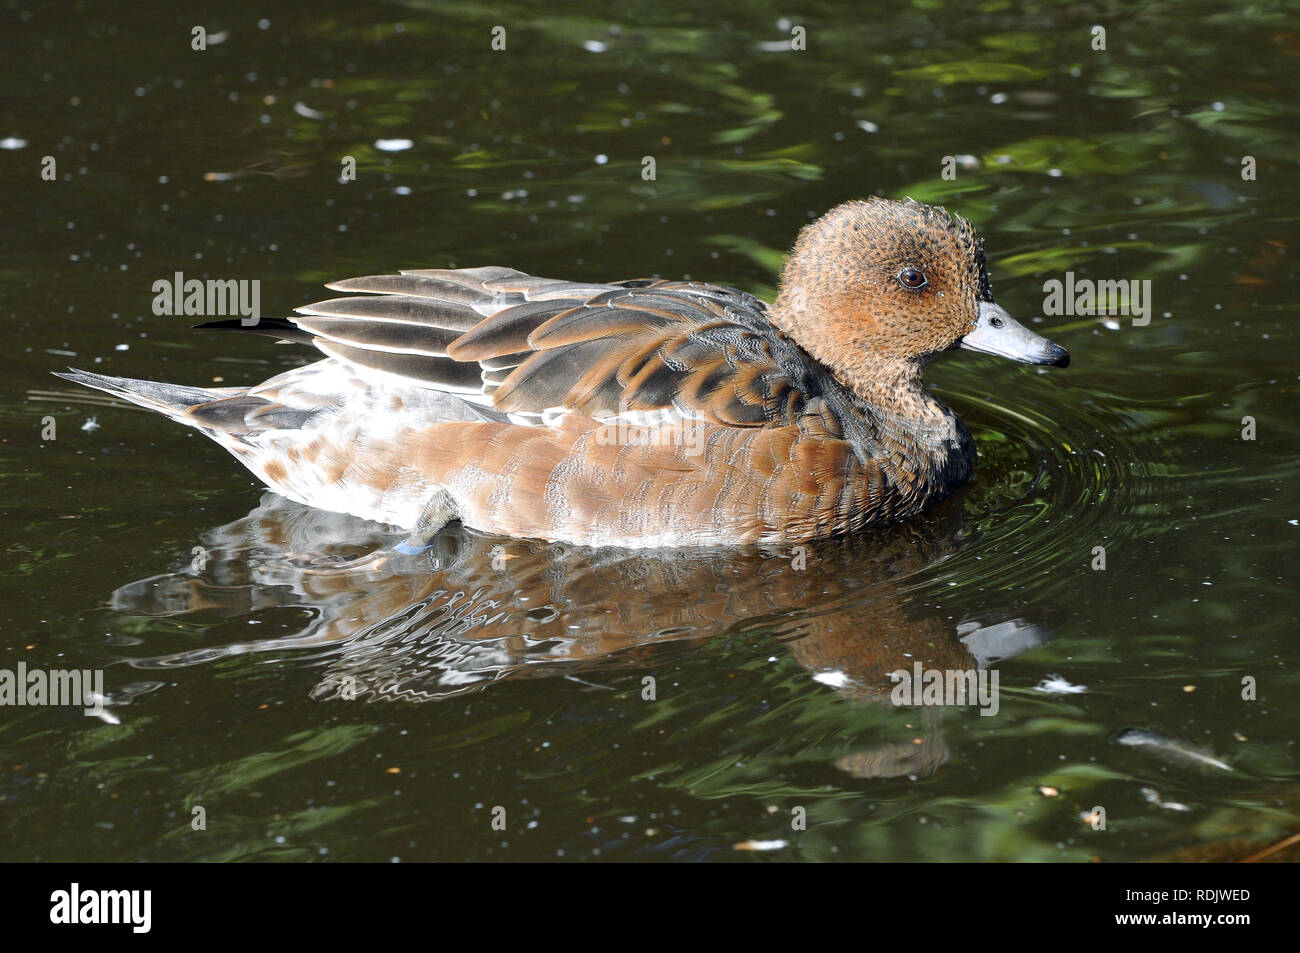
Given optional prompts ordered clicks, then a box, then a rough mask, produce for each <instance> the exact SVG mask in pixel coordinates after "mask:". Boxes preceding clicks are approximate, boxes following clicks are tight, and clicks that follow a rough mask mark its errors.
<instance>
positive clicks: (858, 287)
mask: <svg viewBox="0 0 1300 953" xmlns="http://www.w3.org/2000/svg"><path fill="white" fill-rule="evenodd" d="M326 287H327V288H329V289H330V290H331V291H334V292H341V293H342V296H341V297H333V298H330V299H328V300H325V301H319V302H316V303H315V304H310V305H306V306H303V307H300V308H296V309H295V310H294V315H293V316H292V317H287V318H271V317H267V318H261V319H259V320H257V321H256V322H255V323H252V325H251V326H248V322H246V321H245V320H244V319H239V318H234V319H226V320H216V321H209V322H207V323H205V324H202V325H199V327H201V328H210V329H219V330H238V331H242V332H245V333H248V332H252V333H256V334H262V335H269V336H271V337H274V338H276V339H277V340H280V341H288V342H293V343H301V344H307V345H310V346H312V347H314V348H315V349H316V351H318V352H319V353H320V354H323V355H324V357H323V359H320V360H316V361H315V362H313V363H309V364H305V365H303V366H299V367H294V368H292V369H290V370H287V371H285V372H283V373H280V374H277V375H275V376H274V377H271V378H270V379H269V380H266V381H264V382H263V383H261V384H257V385H255V386H252V387H194V386H186V385H179V384H169V383H162V382H158V381H148V380H139V379H133V378H125V377H109V376H105V375H101V374H95V373H92V372H88V371H84V370H78V369H76V368H70V369H69V370H68V371H66V372H56V373H57V374H58V376H60V377H63V378H65V379H67V380H70V381H74V382H76V383H78V384H83V385H86V386H88V387H92V388H96V389H98V390H101V391H104V392H107V393H109V394H112V395H114V396H117V397H120V398H123V399H125V400H127V401H129V402H132V403H134V404H137V405H140V406H142V407H145V408H148V409H150V410H154V411H157V412H158V413H161V414H163V415H165V416H167V417H169V418H171V419H172V420H174V421H177V422H179V423H182V424H185V425H187V426H189V427H193V428H195V429H197V430H198V431H199V432H201V433H203V434H204V435H206V436H207V437H209V438H211V439H212V440H214V441H216V442H217V443H218V444H220V445H221V446H223V447H225V448H226V449H227V450H228V451H230V452H231V453H232V454H233V455H234V456H235V457H236V459H238V460H239V461H240V462H241V463H242V464H243V465H244V466H245V467H247V468H248V470H250V471H251V472H252V473H253V474H254V476H256V477H258V478H259V479H260V480H261V481H262V482H264V483H265V484H266V485H267V486H268V487H270V488H271V489H272V490H274V491H275V492H277V493H279V494H281V495H283V496H285V497H287V498H289V499H291V500H294V501H296V502H298V503H302V504H305V505H308V506H312V507H317V508H321V509H324V510H330V511H335V512H340V513H348V514H352V515H354V516H358V517H361V518H363V519H367V520H372V521H375V522H378V523H382V524H387V525H390V526H392V527H395V528H396V529H398V530H401V531H406V532H407V533H408V536H407V540H406V541H405V542H404V544H403V545H406V546H414V547H417V548H418V547H419V546H420V545H422V544H425V543H427V541H428V540H430V539H431V538H432V536H433V534H435V533H437V532H438V531H439V530H440V529H441V528H442V527H443V526H445V525H446V524H448V523H450V522H452V521H459V522H460V523H462V524H463V525H464V526H466V527H468V528H470V529H471V530H477V531H480V532H484V533H489V534H496V535H501V536H508V537H520V538H534V539H540V540H546V541H554V542H560V543H568V544H573V545H578V546H594V547H621V548H632V549H645V548H659V547H673V548H681V547H700V546H703V547H708V546H746V545H760V546H782V545H786V544H794V543H800V542H806V541H810V540H814V539H819V538H822V537H829V536H835V535H839V534H844V533H851V532H856V531H859V530H862V529H864V528H867V527H871V526H877V525H883V524H888V523H897V522H901V521H905V520H909V519H913V518H915V517H916V516H918V515H919V514H921V513H923V512H924V511H925V510H926V509H928V508H929V507H931V506H932V505H934V504H935V503H937V502H938V501H940V500H942V499H944V498H945V497H947V496H949V495H951V494H952V493H954V492H955V491H956V490H957V489H958V488H960V487H961V486H962V485H964V484H966V483H967V482H968V481H969V480H970V478H971V476H972V472H973V469H974V465H975V458H976V454H975V446H974V442H973V440H972V439H971V435H970V433H969V431H968V430H967V429H966V427H965V425H964V424H963V423H962V422H961V420H960V418H959V417H958V416H957V415H956V414H955V413H954V412H953V411H952V410H951V409H949V408H948V407H947V406H946V405H945V404H943V403H942V402H941V401H940V400H939V399H937V398H936V397H935V396H934V395H933V394H931V393H930V392H929V391H928V390H927V389H926V386H925V381H924V375H925V371H926V367H927V365H928V364H929V362H930V361H931V360H932V359H933V358H934V357H935V356H937V355H939V354H942V353H944V352H947V351H951V350H957V349H967V350H971V351H976V352H982V353H985V354H992V355H997V356H1000V357H1003V358H1008V359H1010V360H1013V361H1018V362H1021V363H1024V364H1031V365H1051V366H1056V367H1065V366H1066V365H1068V363H1069V353H1068V352H1067V351H1066V350H1065V349H1064V348H1062V347H1060V346H1058V345H1056V344H1054V343H1052V342H1051V341H1049V340H1047V339H1046V338H1044V337H1042V336H1040V335H1038V334H1036V333H1034V332H1033V331H1030V330H1029V329H1028V328H1026V327H1025V326H1023V325H1022V324H1020V323H1019V322H1017V321H1016V320H1014V319H1013V318H1012V317H1011V315H1010V314H1008V313H1007V311H1006V310H1005V309H1003V308H1002V307H1001V306H999V305H998V304H997V303H996V301H995V300H994V298H993V294H992V289H991V285H990V281H989V276H988V271H987V267H986V263H985V257H984V247H983V240H982V239H981V238H980V236H979V235H978V233H977V232H976V230H975V228H974V226H973V225H971V223H970V222H969V221H968V220H967V219H965V218H963V217H962V216H961V215H959V214H956V213H952V212H949V211H947V210H946V209H944V208H942V207H939V206H933V205H927V204H925V203H922V202H917V201H914V200H912V199H907V200H905V201H898V200H892V199H886V198H882V197H879V196H872V197H870V198H868V199H865V200H854V201H849V202H845V203H843V204H841V205H838V206H836V207H835V208H833V209H831V210H830V211H828V212H827V213H826V214H824V215H822V216H821V217H820V218H818V219H816V220H815V221H813V222H811V223H809V224H808V225H806V226H805V227H804V228H803V229H802V230H801V231H800V232H799V234H798V236H797V238H796V240H795V242H794V246H793V248H792V249H791V252H790V254H789V256H788V258H787V260H786V263H785V266H784V269H783V271H782V274H781V278H780V283H779V287H778V291H777V295H776V297H775V300H774V301H772V302H771V303H767V302H764V301H762V300H760V299H759V298H757V297H755V296H754V295H751V294H749V293H746V292H744V291H741V290H738V289H736V288H732V287H729V286H726V285H721V284H711V283H705V282H699V281H678V280H669V279H644V278H643V279H633V280H623V281H613V282H608V283H604V282H596V283H592V282H585V281H567V280H561V279H553V278H539V277H534V276H532V275H529V274H526V273H524V272H522V271H518V270H515V269H513V268H507V267H502V266H487V267H478V268H459V269H438V268H435V269H421V270H407V271H400V272H398V273H397V274H388V275H372V276H368V277H360V278H349V279H346V280H342V281H336V282H331V283H329V284H327V285H326Z"/></svg>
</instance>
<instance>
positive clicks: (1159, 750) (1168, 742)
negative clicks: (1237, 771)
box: [1110, 728, 1233, 771]
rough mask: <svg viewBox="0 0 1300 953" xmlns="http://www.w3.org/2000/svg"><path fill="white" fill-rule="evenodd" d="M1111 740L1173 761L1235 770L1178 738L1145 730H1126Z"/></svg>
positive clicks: (1221, 769) (1208, 753) (1117, 733)
mask: <svg viewBox="0 0 1300 953" xmlns="http://www.w3.org/2000/svg"><path fill="white" fill-rule="evenodd" d="M1110 740H1111V741H1112V742H1114V743H1115V744H1117V745H1126V746H1128V747H1130V748H1150V749H1151V750H1152V751H1153V752H1154V753H1156V754H1158V755H1160V756H1162V757H1165V758H1168V759H1169V760H1171V761H1181V762H1184V763H1187V764H1195V765H1200V766H1202V767H1207V768H1217V769H1219V770H1220V771H1231V770H1233V768H1232V766H1231V765H1230V764H1227V763H1226V762H1224V761H1222V760H1220V759H1219V758H1216V757H1215V756H1214V755H1213V754H1212V753H1210V752H1209V751H1206V750H1204V749H1202V748H1198V747H1196V746H1195V745H1190V744H1188V743H1187V742H1185V741H1179V740H1177V739H1176V738H1169V737H1166V736H1165V735H1162V734H1160V733H1159V732H1156V731H1147V730H1146V729H1145V728H1125V729H1124V730H1122V731H1119V732H1116V733H1115V734H1114V735H1112V736H1111V739H1110Z"/></svg>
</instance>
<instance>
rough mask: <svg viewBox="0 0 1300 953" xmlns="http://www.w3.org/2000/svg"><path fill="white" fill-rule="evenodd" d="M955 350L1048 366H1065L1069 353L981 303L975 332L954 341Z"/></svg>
mask: <svg viewBox="0 0 1300 953" xmlns="http://www.w3.org/2000/svg"><path fill="white" fill-rule="evenodd" d="M957 346H958V347H964V348H966V349H967V350H970V351H980V352H982V353H984V354H996V355H997V356H998V357H1009V358H1011V360H1013V361H1019V362H1020V363H1022V364H1051V365H1052V366H1054V367H1066V366H1068V365H1069V363H1070V352H1069V351H1067V350H1066V349H1065V348H1063V347H1060V346H1059V345H1056V344H1053V343H1052V342H1051V341H1049V340H1047V338H1045V337H1043V336H1041V335H1038V334H1035V333H1034V332H1033V331H1031V330H1029V328H1027V327H1025V326H1024V325H1023V324H1021V323H1020V322H1019V321H1017V320H1016V319H1015V318H1013V317H1011V315H1009V314H1007V312H1006V310H1005V309H1004V308H1002V307H1001V306H1000V305H996V304H994V303H993V302H992V301H981V302H980V316H979V321H978V322H977V323H976V325H975V330H973V331H971V332H970V333H969V334H967V335H966V336H965V337H963V338H962V339H961V340H959V341H958V342H957Z"/></svg>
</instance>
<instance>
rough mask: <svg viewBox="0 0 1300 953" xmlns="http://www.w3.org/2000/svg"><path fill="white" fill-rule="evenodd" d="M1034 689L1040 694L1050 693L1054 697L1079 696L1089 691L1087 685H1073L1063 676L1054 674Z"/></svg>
mask: <svg viewBox="0 0 1300 953" xmlns="http://www.w3.org/2000/svg"><path fill="white" fill-rule="evenodd" d="M1034 687H1035V688H1036V689H1037V690H1038V691H1040V692H1048V693H1049V694H1052V695H1078V694H1080V693H1082V692H1086V691H1087V690H1088V686H1087V685H1071V684H1070V683H1069V682H1067V681H1066V680H1065V679H1063V678H1061V676H1059V675H1053V674H1049V675H1048V676H1047V677H1046V678H1045V679H1043V680H1042V681H1041V682H1039V683H1038V684H1037V685H1035V686H1034Z"/></svg>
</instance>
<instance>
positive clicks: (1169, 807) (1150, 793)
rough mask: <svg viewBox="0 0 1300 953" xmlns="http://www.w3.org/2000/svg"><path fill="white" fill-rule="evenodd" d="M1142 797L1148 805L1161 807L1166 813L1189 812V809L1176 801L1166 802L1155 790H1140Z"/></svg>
mask: <svg viewBox="0 0 1300 953" xmlns="http://www.w3.org/2000/svg"><path fill="white" fill-rule="evenodd" d="M1142 796H1143V797H1144V798H1146V800H1147V803H1148V804H1154V805H1155V806H1156V807H1163V808H1164V809H1165V810H1166V811H1190V810H1191V808H1190V807H1188V806H1187V805H1186V804H1180V803H1178V802H1177V801H1166V800H1164V798H1162V797H1161V796H1160V792H1159V791H1157V790H1156V789H1155V788H1142Z"/></svg>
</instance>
